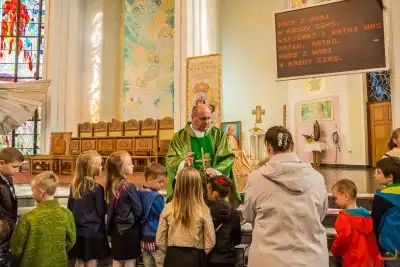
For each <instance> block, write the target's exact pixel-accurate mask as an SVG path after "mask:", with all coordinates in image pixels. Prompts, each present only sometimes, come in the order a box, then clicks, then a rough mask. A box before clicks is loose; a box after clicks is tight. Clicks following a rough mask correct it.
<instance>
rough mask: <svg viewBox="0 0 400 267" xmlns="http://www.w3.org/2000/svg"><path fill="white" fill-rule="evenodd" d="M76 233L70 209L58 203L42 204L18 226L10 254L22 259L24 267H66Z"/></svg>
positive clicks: (22, 219)
mask: <svg viewBox="0 0 400 267" xmlns="http://www.w3.org/2000/svg"><path fill="white" fill-rule="evenodd" d="M75 232H76V231H75V221H74V216H73V215H72V213H71V212H70V211H69V210H68V209H66V208H64V207H61V206H60V204H58V201H57V200H48V201H43V202H41V203H39V204H38V205H37V207H36V208H34V209H33V210H31V211H30V212H28V213H26V214H24V215H23V216H22V217H21V219H20V220H19V222H18V223H17V226H16V228H15V230H14V233H13V235H12V237H11V242H10V248H11V253H12V255H13V256H15V257H17V258H19V259H20V261H21V265H20V266H21V267H25V266H26V267H65V266H67V265H68V257H67V252H68V251H69V250H70V249H71V248H72V246H73V245H74V244H75V240H76V233H75Z"/></svg>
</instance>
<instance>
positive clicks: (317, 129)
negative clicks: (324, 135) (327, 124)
mask: <svg viewBox="0 0 400 267" xmlns="http://www.w3.org/2000/svg"><path fill="white" fill-rule="evenodd" d="M320 139H321V129H320V127H319V123H318V121H315V123H314V141H315V142H318V141H319V140H320Z"/></svg>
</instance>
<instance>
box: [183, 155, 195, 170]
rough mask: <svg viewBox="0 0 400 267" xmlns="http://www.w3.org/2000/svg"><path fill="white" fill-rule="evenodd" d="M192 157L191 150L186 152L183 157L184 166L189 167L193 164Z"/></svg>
mask: <svg viewBox="0 0 400 267" xmlns="http://www.w3.org/2000/svg"><path fill="white" fill-rule="evenodd" d="M193 159H194V153H193V152H189V153H187V154H186V157H185V166H187V167H191V166H192V165H193Z"/></svg>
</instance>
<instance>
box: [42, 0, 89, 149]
mask: <svg viewBox="0 0 400 267" xmlns="http://www.w3.org/2000/svg"><path fill="white" fill-rule="evenodd" d="M46 12H47V19H46V28H45V31H46V32H45V54H46V56H45V65H46V68H45V73H44V77H45V78H46V79H50V80H52V83H51V86H50V88H49V92H48V95H47V102H46V104H45V105H44V107H43V114H42V115H43V116H42V120H43V122H42V129H41V130H42V131H41V144H40V145H41V153H48V152H49V137H50V133H51V132H56V131H72V132H74V134H76V128H77V123H78V122H79V121H80V108H79V107H80V105H81V103H80V99H81V98H80V92H81V86H80V80H81V74H80V71H81V56H82V55H81V52H82V51H81V41H82V34H83V33H82V30H81V20H82V0H69V1H59V0H50V1H48V4H47V11H46Z"/></svg>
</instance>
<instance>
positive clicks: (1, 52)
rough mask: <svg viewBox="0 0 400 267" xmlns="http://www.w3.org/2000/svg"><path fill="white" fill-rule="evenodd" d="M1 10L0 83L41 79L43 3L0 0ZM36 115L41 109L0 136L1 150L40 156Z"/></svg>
mask: <svg viewBox="0 0 400 267" xmlns="http://www.w3.org/2000/svg"><path fill="white" fill-rule="evenodd" d="M0 8H1V12H2V17H1V33H0V82H19V81H31V80H39V79H42V74H43V52H44V51H43V46H44V40H43V36H44V21H45V20H44V18H45V15H46V11H45V0H0ZM39 114H40V109H39V110H36V111H35V114H33V116H32V118H31V119H30V120H29V121H27V122H25V123H22V125H21V126H20V127H19V128H18V129H16V130H15V131H13V132H12V133H10V134H8V135H0V148H2V147H8V146H13V147H16V148H18V149H20V150H21V151H22V152H23V153H24V154H38V153H40V149H39V143H40V116H39Z"/></svg>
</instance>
